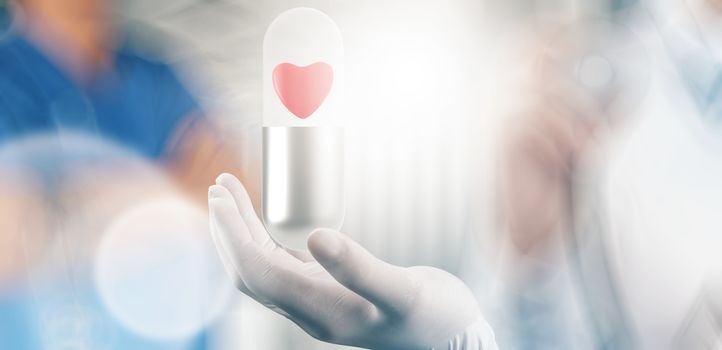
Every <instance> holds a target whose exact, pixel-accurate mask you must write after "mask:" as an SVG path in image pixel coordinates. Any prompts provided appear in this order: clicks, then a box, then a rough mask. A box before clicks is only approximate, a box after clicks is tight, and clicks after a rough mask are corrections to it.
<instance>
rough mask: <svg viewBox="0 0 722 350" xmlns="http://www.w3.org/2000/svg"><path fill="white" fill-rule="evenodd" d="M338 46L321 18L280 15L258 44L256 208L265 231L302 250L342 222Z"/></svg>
mask: <svg viewBox="0 0 722 350" xmlns="http://www.w3.org/2000/svg"><path fill="white" fill-rule="evenodd" d="M342 92H343V42H342V40H341V33H340V31H339V30H338V27H336V24H335V23H334V22H333V21H332V20H331V18H329V17H328V16H327V15H326V14H324V13H323V12H321V11H318V10H314V9H310V8H295V9H291V10H288V11H286V12H284V13H282V14H280V15H279V16H278V17H277V18H276V19H275V20H274V21H273V22H272V23H271V25H270V26H269V27H268V30H267V31H266V35H265V37H264V40H263V199H262V201H263V203H262V211H263V213H262V216H263V222H264V224H265V225H266V229H268V232H269V233H270V234H271V236H273V238H274V239H275V240H276V241H278V242H279V243H281V244H283V245H284V246H287V247H290V248H295V249H304V248H305V247H306V238H307V237H308V234H309V233H311V231H312V230H313V229H315V228H318V227H327V228H333V229H339V228H340V227H341V224H342V223H343V216H344V208H345V205H344V173H343V172H344V122H343V119H344V118H343V111H342V108H341V107H342V104H343V101H342V97H343V94H342Z"/></svg>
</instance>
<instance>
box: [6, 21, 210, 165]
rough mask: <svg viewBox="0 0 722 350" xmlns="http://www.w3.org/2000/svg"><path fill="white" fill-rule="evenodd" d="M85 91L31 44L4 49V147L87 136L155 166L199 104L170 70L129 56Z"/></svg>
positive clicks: (16, 42)
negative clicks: (20, 140)
mask: <svg viewBox="0 0 722 350" xmlns="http://www.w3.org/2000/svg"><path fill="white" fill-rule="evenodd" d="M114 64H115V69H114V70H113V71H112V72H107V73H105V74H101V75H99V76H97V77H96V78H95V79H94V80H93V81H92V82H90V83H89V84H88V86H87V87H84V88H81V87H79V86H78V85H77V84H76V83H75V82H74V81H72V80H71V79H69V77H68V76H67V75H66V74H65V73H64V72H63V71H61V70H60V69H59V68H58V67H57V66H56V65H55V64H53V63H52V62H51V60H49V59H48V58H47V57H45V55H43V53H41V52H40V51H39V50H38V49H37V48H35V47H34V46H33V45H32V44H31V43H30V42H28V41H27V40H25V39H23V38H22V37H21V36H18V35H10V36H9V37H7V38H6V39H5V40H4V41H3V42H2V43H0V145H2V144H3V143H4V142H7V141H10V140H12V139H14V138H17V137H19V136H24V135H28V134H33V133H43V132H51V133H52V132H56V131H81V132H87V133H90V134H93V135H97V136H99V137H102V138H104V139H107V140H109V141H113V142H116V143H118V144H120V145H121V146H124V147H127V148H129V149H132V150H134V151H136V152H138V153H139V154H141V155H143V156H146V157H149V158H151V159H155V158H158V157H159V156H161V155H162V153H163V150H164V148H165V146H166V143H167V142H168V139H169V137H170V136H171V135H172V133H173V131H174V130H175V129H176V128H177V127H178V126H179V123H180V122H181V120H182V119H183V118H184V117H186V116H188V115H189V114H191V112H194V111H196V110H198V104H197V103H196V101H195V99H194V98H193V97H192V96H191V94H190V93H189V92H188V90H186V89H185V88H184V87H183V85H182V84H181V83H180V82H179V80H178V78H177V77H176V76H175V74H174V73H173V72H172V70H171V69H170V68H169V67H168V66H166V65H164V64H160V63H156V62H151V61H149V60H146V59H143V58H141V57H139V56H137V55H134V54H132V53H130V52H125V51H121V52H119V53H118V54H117V55H116V59H115V62H114Z"/></svg>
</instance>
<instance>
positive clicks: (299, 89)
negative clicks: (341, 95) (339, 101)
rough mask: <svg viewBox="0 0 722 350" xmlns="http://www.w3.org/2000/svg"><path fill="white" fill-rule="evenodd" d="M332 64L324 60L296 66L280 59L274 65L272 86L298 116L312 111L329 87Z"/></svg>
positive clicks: (331, 76) (331, 78) (318, 105)
mask: <svg viewBox="0 0 722 350" xmlns="http://www.w3.org/2000/svg"><path fill="white" fill-rule="evenodd" d="M331 85H333V68H331V65H329V64H328V63H324V62H316V63H314V64H311V65H308V66H305V67H299V66H296V65H293V64H291V63H281V64H279V65H277V66H276V68H274V69H273V88H274V89H275V90H276V94H277V95H278V97H279V98H280V99H281V102H282V103H283V105H284V106H286V108H288V110H289V111H291V113H293V114H294V115H296V116H297V117H299V118H301V119H306V118H308V116H310V115H311V114H313V112H315V111H316V110H317V109H318V107H320V106H321V104H322V103H323V101H324V100H325V99H326V97H327V96H328V93H329V92H330V91H331Z"/></svg>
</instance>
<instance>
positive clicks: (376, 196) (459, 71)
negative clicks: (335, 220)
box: [0, 0, 722, 350]
mask: <svg viewBox="0 0 722 350" xmlns="http://www.w3.org/2000/svg"><path fill="white" fill-rule="evenodd" d="M0 4H1V5H0V28H2V31H3V33H4V34H2V37H3V39H2V40H3V42H2V44H0V45H1V46H0V349H63V350H65V349H269V350H273V349H333V348H340V347H338V346H334V345H328V344H324V343H321V342H319V341H317V340H315V339H313V338H311V337H309V336H308V335H306V334H305V333H303V332H302V331H301V330H300V329H299V328H298V327H297V326H295V325H294V324H292V323H291V322H289V321H288V320H286V319H284V318H283V317H282V316H279V315H277V314H275V313H273V312H272V311H270V310H267V309H265V308H264V307H262V306H261V305H259V304H257V303H256V302H255V301H253V300H251V299H250V298H249V297H246V296H245V295H243V294H242V293H241V292H238V291H236V290H235V289H234V288H233V286H232V285H231V283H230V281H229V280H228V279H227V278H226V275H225V274H224V272H223V270H222V267H221V265H220V263H219V259H218V258H217V257H216V255H215V251H214V249H213V245H212V241H211V239H210V236H209V234H208V224H207V209H206V207H205V203H204V200H205V199H204V196H205V192H206V190H207V187H208V185H210V184H211V183H212V181H213V179H214V177H215V175H217V174H219V173H220V172H222V171H231V172H233V173H235V174H237V175H238V176H240V177H241V179H242V180H243V181H244V183H245V185H246V186H247V187H249V189H251V195H252V197H253V199H254V201H255V202H256V204H257V203H258V201H259V199H260V195H259V193H258V189H259V188H260V181H261V176H260V175H261V174H260V171H261V169H260V166H259V165H260V157H261V151H262V150H261V115H262V96H261V91H262V81H261V75H262V74H261V68H262V62H263V57H262V42H263V35H264V33H265V30H266V28H267V26H268V25H269V24H270V22H271V21H272V20H273V19H274V18H275V17H276V16H277V15H278V14H280V13H281V12H283V11H285V10H287V9H290V8H293V7H298V6H307V7H313V8H316V9H319V10H321V11H323V12H325V13H327V14H328V15H329V16H330V17H331V18H333V20H334V21H335V22H336V23H337V24H338V26H339V28H340V30H341V33H342V35H343V39H344V49H345V55H346V62H345V70H346V71H345V77H346V92H345V100H346V106H345V111H346V113H347V118H348V120H349V125H348V127H347V130H346V141H347V150H346V153H347V158H346V159H347V164H346V174H347V176H346V187H347V202H346V206H347V208H346V218H345V222H344V225H343V228H342V231H343V232H345V233H347V234H349V235H350V236H351V237H353V238H355V239H356V240H358V241H359V242H360V243H361V244H362V245H363V246H365V247H366V248H368V249H369V250H370V251H371V252H373V253H374V254H376V255H377V256H379V257H380V258H382V259H384V260H387V261H389V262H391V263H394V264H399V265H404V266H411V265H432V266H436V267H440V268H443V269H445V270H448V271H450V272H452V273H454V274H456V275H457V276H459V277H460V278H462V279H463V280H464V281H465V282H467V283H468V284H469V285H470V286H471V287H472V289H473V291H474V292H475V294H476V296H477V298H478V300H479V303H480V305H481V306H482V312H483V314H484V316H485V317H486V318H487V320H488V321H489V323H490V324H491V326H492V327H493V329H494V331H495V333H496V336H497V341H498V344H499V346H500V348H501V349H720V348H722V255H721V254H720V249H722V228H721V227H722V221H721V220H720V219H719V218H720V217H722V216H721V215H720V214H722V108H720V107H722V69H721V68H722V2H721V1H717V0H660V1H652V0H648V1H645V0H594V1H592V0H511V1H509V0H453V1H434V0H423V1H421V0H391V1H379V0H363V1H351V0H325V1H321V0H308V1H301V0H293V1H291V0H288V1H283V0H266V1H250V0H173V1H171V0H144V1H140V0H64V1H62V2H61V1H58V0H20V1H8V0H6V1H0ZM64 21H69V22H64ZM76 21H79V22H82V24H78V23H77V22H76ZM49 23H56V24H57V25H58V27H57V28H56V27H53V26H52V25H50V24H49ZM89 28H95V29H102V30H103V32H102V33H100V32H99V33H98V34H97V35H90V34H89V33H87V30H88V29H89ZM64 30H67V33H68V35H67V37H74V38H76V39H77V42H75V43H74V44H73V45H70V44H67V43H65V42H64V41H63V40H65V38H66V36H64V35H65V34H66V33H65V32H64ZM93 33H95V32H93ZM106 34H107V35H108V36H112V37H106V36H105V35H106ZM106 46H107V47H106ZM116 51H117V52H120V54H118V56H115V52H116ZM77 52H81V53H83V54H77ZM119 105H120V106H123V107H122V108H117V107H116V106H119ZM149 110H152V112H148V111H149ZM149 118H159V119H158V120H156V119H149ZM150 120H153V121H152V122H151V121H150Z"/></svg>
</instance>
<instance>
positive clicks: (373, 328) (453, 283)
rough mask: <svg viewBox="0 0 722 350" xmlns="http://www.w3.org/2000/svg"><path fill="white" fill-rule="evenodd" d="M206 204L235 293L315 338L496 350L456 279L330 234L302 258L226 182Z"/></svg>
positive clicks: (237, 186) (323, 232)
mask: <svg viewBox="0 0 722 350" xmlns="http://www.w3.org/2000/svg"><path fill="white" fill-rule="evenodd" d="M208 202H209V207H210V214H211V231H212V233H213V235H214V241H215V242H216V247H217V248H218V251H219V253H220V255H221V258H222V260H223V262H224V265H225V266H226V269H227V270H228V271H229V273H230V274H231V275H232V277H233V278H234V279H235V281H236V286H237V287H238V288H239V289H240V290H241V291H243V292H244V293H246V294H247V295H249V296H251V297H252V298H253V299H255V300H257V301H258V302H260V303H262V304H263V305H265V306H266V307H268V308H270V309H272V310H274V311H276V312H278V313H279V314H281V315H284V316H285V317H287V318H288V319H290V320H291V321H293V322H295V323H296V324H297V325H299V326H300V327H301V328H302V329H303V330H305V331H306V332H307V333H308V334H310V335H311V336H313V337H315V338H317V339H320V340H323V341H327V342H332V343H337V344H344V345H352V346H359V347H366V348H373V349H430V348H435V349H441V348H443V349H496V344H495V343H494V335H493V333H492V332H491V329H490V328H489V326H488V325H487V324H486V322H485V321H484V320H483V319H482V318H481V314H480V312H479V308H478V305H477V302H476V300H475V299H474V297H473V295H472V294H471V292H470V291H469V289H468V288H467V287H466V285H464V283H462V282H461V281H460V280H459V279H457V278H456V277H454V276H453V275H451V274H449V273H447V272H445V271H442V270H439V269H436V268H432V267H424V266H415V267H410V268H403V267H399V266H394V265H391V264H388V263H386V262H383V261H381V260H379V259H377V258H375V257H374V256H372V255H371V254H370V253H369V252H368V251H366V250H365V249H364V248H362V247H361V246H360V245H359V244H357V243H356V242H354V241H353V240H351V239H350V238H348V237H347V236H345V235H343V234H341V233H339V232H335V231H333V230H329V229H317V230H315V231H314V232H313V233H312V234H311V235H310V237H309V238H308V252H306V251H294V250H290V249H286V248H284V247H282V246H280V245H278V244H277V243H276V242H274V241H273V239H271V237H269V235H268V233H267V232H266V229H265V228H264V226H263V224H262V223H261V221H260V220H259V219H258V217H257V216H256V214H255V212H254V210H253V207H252V205H251V201H250V199H249V197H248V195H247V193H246V191H245V190H244V188H243V186H242V185H241V183H240V182H239V181H238V180H237V179H236V178H235V177H233V176H232V175H229V174H223V175H221V176H220V177H218V179H217V180H216V185H214V186H211V188H210V189H209V194H208Z"/></svg>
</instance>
